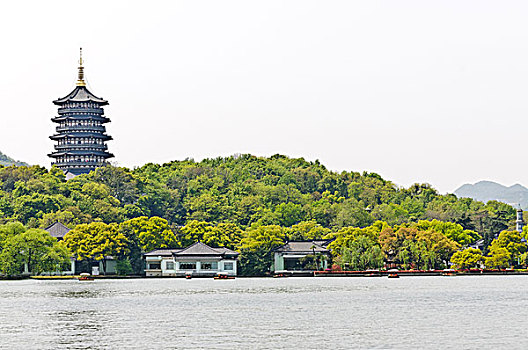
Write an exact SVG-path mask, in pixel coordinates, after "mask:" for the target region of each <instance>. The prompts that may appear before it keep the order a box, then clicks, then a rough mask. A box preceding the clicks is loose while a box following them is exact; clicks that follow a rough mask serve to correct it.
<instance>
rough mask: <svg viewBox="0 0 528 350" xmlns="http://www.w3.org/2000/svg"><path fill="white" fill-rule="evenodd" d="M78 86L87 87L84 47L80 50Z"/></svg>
mask: <svg viewBox="0 0 528 350" xmlns="http://www.w3.org/2000/svg"><path fill="white" fill-rule="evenodd" d="M77 86H86V83H85V82H84V67H83V59H82V47H81V48H80V49H79V76H78V79H77Z"/></svg>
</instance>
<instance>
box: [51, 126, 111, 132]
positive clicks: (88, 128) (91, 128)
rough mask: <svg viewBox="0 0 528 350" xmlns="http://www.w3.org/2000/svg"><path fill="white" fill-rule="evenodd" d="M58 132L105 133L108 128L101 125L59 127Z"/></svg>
mask: <svg viewBox="0 0 528 350" xmlns="http://www.w3.org/2000/svg"><path fill="white" fill-rule="evenodd" d="M56 130H57V132H63V131H80V132H82V131H86V132H91V131H96V132H105V131H106V128H105V127H104V126H99V125H92V126H86V125H72V126H57V128H56Z"/></svg>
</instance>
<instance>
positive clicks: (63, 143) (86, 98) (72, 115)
mask: <svg viewBox="0 0 528 350" xmlns="http://www.w3.org/2000/svg"><path fill="white" fill-rule="evenodd" d="M81 68H82V67H81ZM81 68H80V69H81ZM81 73H82V71H80V80H79V81H80V82H79V83H77V86H76V87H75V89H74V90H73V91H72V92H71V93H69V94H68V95H67V96H65V97H63V98H59V99H58V100H55V101H53V103H54V104H56V105H57V106H59V110H58V116H57V117H54V118H52V119H51V120H52V121H53V122H54V123H57V124H58V126H57V128H56V131H57V133H56V134H55V135H53V136H50V139H52V140H54V141H56V144H55V150H54V152H52V153H50V154H49V155H48V156H49V157H51V158H53V159H54V161H53V162H52V163H51V164H52V165H55V166H56V167H58V168H60V169H62V170H63V171H64V172H65V173H68V172H69V173H71V174H73V175H80V174H85V173H89V172H90V171H92V170H94V169H95V168H97V167H100V166H104V165H106V164H107V159H109V158H112V157H113V156H114V155H113V154H111V153H109V152H108V146H107V145H106V141H109V140H112V137H111V136H108V135H107V134H106V127H105V124H106V123H108V122H110V119H108V118H107V117H105V116H104V110H103V106H105V105H107V104H108V101H106V100H103V99H102V98H99V97H97V96H95V95H94V94H92V93H91V92H90V91H89V90H88V89H87V88H86V85H85V84H84V80H83V76H82V75H81Z"/></svg>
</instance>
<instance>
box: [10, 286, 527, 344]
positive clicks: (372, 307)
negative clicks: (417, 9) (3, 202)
mask: <svg viewBox="0 0 528 350" xmlns="http://www.w3.org/2000/svg"><path fill="white" fill-rule="evenodd" d="M527 333H528V276H472V277H471V276H467V277H461V276H457V277H402V278H400V279H388V278H386V277H379V278H339V277H338V278H323V277H321V278H275V279H272V278H267V279H264V278H238V279H236V280H224V281H215V280H213V279H192V280H185V279H136V280H96V281H94V282H79V281H75V280H62V281H34V280H23V281H0V349H283V348H284V349H370V348H372V349H424V348H434V349H478V348H481V349H526V348H527V347H528V335H527Z"/></svg>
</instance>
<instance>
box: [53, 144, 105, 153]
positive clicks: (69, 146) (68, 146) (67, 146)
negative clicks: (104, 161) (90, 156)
mask: <svg viewBox="0 0 528 350" xmlns="http://www.w3.org/2000/svg"><path fill="white" fill-rule="evenodd" d="M76 148H79V150H83V151H84V150H86V149H87V148H95V149H96V150H97V151H106V150H107V149H108V146H107V145H100V144H93V143H92V144H88V143H85V144H80V145H79V144H76V143H72V144H65V145H55V149H56V150H57V151H62V150H65V149H68V150H75V149H76Z"/></svg>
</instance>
